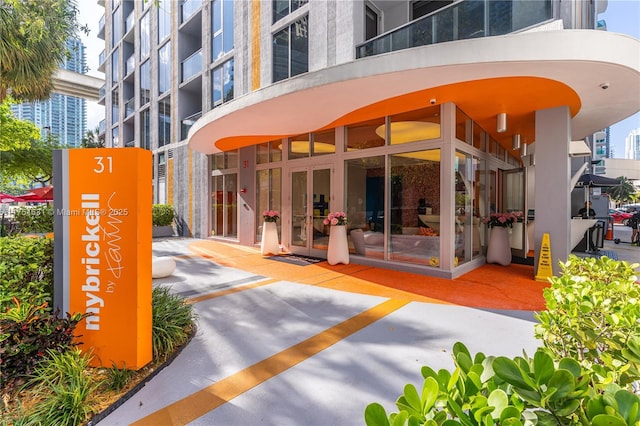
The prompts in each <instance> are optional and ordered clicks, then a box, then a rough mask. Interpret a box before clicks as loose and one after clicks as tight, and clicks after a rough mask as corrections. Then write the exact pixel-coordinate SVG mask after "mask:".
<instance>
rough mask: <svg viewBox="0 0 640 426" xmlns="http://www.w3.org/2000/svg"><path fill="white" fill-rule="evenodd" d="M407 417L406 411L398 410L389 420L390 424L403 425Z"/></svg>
mask: <svg viewBox="0 0 640 426" xmlns="http://www.w3.org/2000/svg"><path fill="white" fill-rule="evenodd" d="M408 418H409V413H407V412H406V411H400V412H399V413H398V414H397V415H396V416H395V417H394V418H393V421H392V422H391V426H404V424H405V422H406V421H407V419H408Z"/></svg>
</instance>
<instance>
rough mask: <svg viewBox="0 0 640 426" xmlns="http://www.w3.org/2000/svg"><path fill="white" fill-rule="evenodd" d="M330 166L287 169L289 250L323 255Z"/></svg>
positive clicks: (328, 201)
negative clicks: (289, 195)
mask: <svg viewBox="0 0 640 426" xmlns="http://www.w3.org/2000/svg"><path fill="white" fill-rule="evenodd" d="M331 193H332V192H331V168H330V167H329V166H310V167H303V168H296V169H293V170H292V171H291V218H290V219H291V221H290V223H291V229H290V232H291V244H290V250H291V252H292V253H296V254H301V255H306V256H317V257H326V251H327V246H328V244H329V227H328V226H325V225H324V223H323V222H324V219H325V218H326V217H327V216H328V215H329V211H330V201H331Z"/></svg>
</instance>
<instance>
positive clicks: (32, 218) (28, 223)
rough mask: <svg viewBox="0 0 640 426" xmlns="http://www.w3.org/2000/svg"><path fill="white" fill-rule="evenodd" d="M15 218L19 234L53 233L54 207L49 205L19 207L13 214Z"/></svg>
mask: <svg viewBox="0 0 640 426" xmlns="http://www.w3.org/2000/svg"><path fill="white" fill-rule="evenodd" d="M13 217H14V219H15V220H16V222H18V229H19V232H22V233H25V234H26V233H30V232H35V233H47V232H53V207H51V206H49V205H43V206H37V207H19V208H17V209H16V210H15V212H14V213H13Z"/></svg>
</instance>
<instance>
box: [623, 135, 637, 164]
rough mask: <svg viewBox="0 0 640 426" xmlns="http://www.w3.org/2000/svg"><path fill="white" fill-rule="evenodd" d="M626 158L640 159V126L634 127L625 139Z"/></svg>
mask: <svg viewBox="0 0 640 426" xmlns="http://www.w3.org/2000/svg"><path fill="white" fill-rule="evenodd" d="M624 158H626V159H627V160H640V128H638V129H633V130H631V132H629V135H628V136H627V137H626V138H625V140H624Z"/></svg>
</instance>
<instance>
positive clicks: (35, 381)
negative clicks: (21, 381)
mask: <svg viewBox="0 0 640 426" xmlns="http://www.w3.org/2000/svg"><path fill="white" fill-rule="evenodd" d="M91 357H92V355H91V354H90V353H84V354H83V353H82V352H81V351H80V350H79V349H74V350H71V351H67V352H65V353H56V352H55V351H49V354H48V357H47V358H46V359H45V360H44V361H42V362H41V363H39V364H38V366H37V367H36V369H35V371H34V373H33V375H32V379H31V380H30V381H29V385H30V386H31V387H32V389H33V392H34V394H35V395H37V396H38V397H41V398H42V399H41V400H40V402H39V403H38V404H36V406H35V407H33V408H32V409H31V410H29V413H27V418H26V419H23V422H24V424H43V425H69V426H75V425H80V424H84V423H85V422H86V421H87V420H88V419H89V417H90V416H91V415H92V414H94V413H93V409H92V408H91V407H92V405H93V401H92V396H93V394H94V392H95V391H96V390H97V388H98V385H99V384H98V383H95V382H94V381H93V380H92V378H91V376H90V375H89V374H88V367H89V362H90V361H91Z"/></svg>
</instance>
